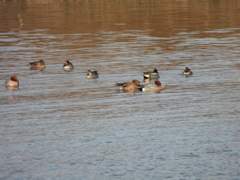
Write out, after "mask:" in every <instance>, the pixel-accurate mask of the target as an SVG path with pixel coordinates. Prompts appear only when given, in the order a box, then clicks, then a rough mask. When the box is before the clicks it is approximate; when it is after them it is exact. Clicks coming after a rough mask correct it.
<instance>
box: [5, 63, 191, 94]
mask: <svg viewBox="0 0 240 180" xmlns="http://www.w3.org/2000/svg"><path fill="white" fill-rule="evenodd" d="M29 65H30V69H31V70H44V69H45V66H46V65H45V62H44V61H43V60H39V61H34V62H30V63H29ZM62 68H63V69H64V70H65V71H68V72H69V71H72V70H73V68H74V66H73V64H72V63H71V62H70V61H68V60H66V61H65V62H64V64H63V67H62ZM182 74H183V75H185V76H190V75H192V74H193V72H192V71H191V70H190V69H189V68H188V67H186V68H185V69H184V71H183V72H182ZM98 77H99V76H98V72H97V71H96V70H88V72H87V75H86V78H87V79H96V78H98ZM143 78H144V79H148V80H155V81H154V83H149V84H145V85H141V84H140V82H139V81H138V80H136V79H134V80H132V82H124V83H116V84H115V86H117V87H118V88H119V89H120V90H122V91H127V92H137V91H155V92H159V91H161V90H163V89H164V88H165V87H164V85H163V84H162V83H161V82H160V81H159V80H158V78H160V76H159V74H158V70H157V69H156V68H154V70H153V71H145V72H143ZM5 86H6V87H14V88H18V87H19V80H18V78H17V77H16V76H11V77H10V78H9V79H7V80H6V81H5Z"/></svg>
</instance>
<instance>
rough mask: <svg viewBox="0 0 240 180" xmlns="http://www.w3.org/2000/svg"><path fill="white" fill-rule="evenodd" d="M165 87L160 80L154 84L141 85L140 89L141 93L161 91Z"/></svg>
mask: <svg viewBox="0 0 240 180" xmlns="http://www.w3.org/2000/svg"><path fill="white" fill-rule="evenodd" d="M164 88H165V87H164V85H162V83H161V82H160V81H159V80H156V81H155V82H154V84H146V85H141V87H140V88H139V90H140V91H161V90H163V89H164Z"/></svg>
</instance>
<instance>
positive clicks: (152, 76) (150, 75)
mask: <svg viewBox="0 0 240 180" xmlns="http://www.w3.org/2000/svg"><path fill="white" fill-rule="evenodd" d="M143 77H144V79H158V78H160V76H159V74H158V70H157V69H156V68H154V70H153V71H146V72H143Z"/></svg>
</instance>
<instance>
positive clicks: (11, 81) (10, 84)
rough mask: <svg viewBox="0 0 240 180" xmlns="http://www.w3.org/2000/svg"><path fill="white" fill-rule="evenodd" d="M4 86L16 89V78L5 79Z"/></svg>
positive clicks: (17, 82)
mask: <svg viewBox="0 0 240 180" xmlns="http://www.w3.org/2000/svg"><path fill="white" fill-rule="evenodd" d="M5 86H6V87H18V86H19V81H18V78H17V77H16V76H11V77H10V79H7V80H6V81H5Z"/></svg>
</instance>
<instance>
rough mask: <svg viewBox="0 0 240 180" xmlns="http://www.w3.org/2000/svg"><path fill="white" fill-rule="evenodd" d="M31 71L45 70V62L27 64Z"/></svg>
mask: <svg viewBox="0 0 240 180" xmlns="http://www.w3.org/2000/svg"><path fill="white" fill-rule="evenodd" d="M29 64H30V66H31V69H33V70H43V69H45V62H44V61H43V60H39V61H34V62H29Z"/></svg>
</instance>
